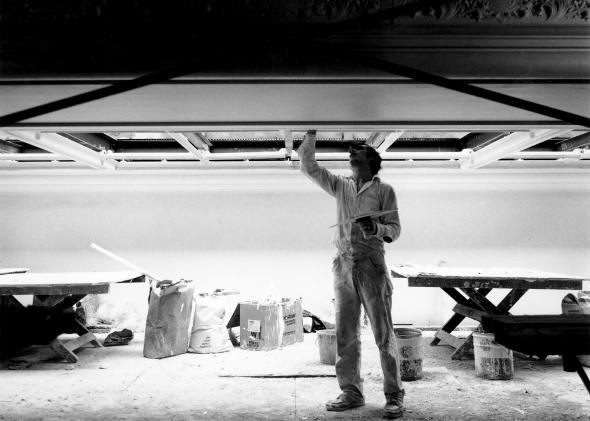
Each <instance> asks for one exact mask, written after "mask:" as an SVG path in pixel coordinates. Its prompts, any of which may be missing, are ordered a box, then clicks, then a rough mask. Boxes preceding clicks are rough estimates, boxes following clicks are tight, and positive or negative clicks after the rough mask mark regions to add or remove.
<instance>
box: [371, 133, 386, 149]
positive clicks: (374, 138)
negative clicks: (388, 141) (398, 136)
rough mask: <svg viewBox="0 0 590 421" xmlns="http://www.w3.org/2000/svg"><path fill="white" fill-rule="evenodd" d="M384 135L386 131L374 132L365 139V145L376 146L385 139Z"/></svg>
mask: <svg viewBox="0 0 590 421" xmlns="http://www.w3.org/2000/svg"><path fill="white" fill-rule="evenodd" d="M385 136H387V132H376V133H373V134H371V136H369V139H368V140H367V145H369V146H371V147H373V148H377V147H378V146H379V145H380V144H381V143H383V141H384V140H385Z"/></svg>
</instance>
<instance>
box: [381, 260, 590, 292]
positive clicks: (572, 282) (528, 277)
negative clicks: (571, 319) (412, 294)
mask: <svg viewBox="0 0 590 421" xmlns="http://www.w3.org/2000/svg"><path fill="white" fill-rule="evenodd" d="M391 273H392V276H393V277H398V278H399V277H402V278H407V279H408V285H409V286H421V287H446V288H510V289H513V288H515V289H581V288H582V282H583V281H588V280H589V279H585V278H580V277H575V276H570V275H564V274H557V273H551V272H543V271H538V270H531V269H522V268H502V267H499V268H476V267H447V266H445V267H439V266H429V265H422V266H418V265H400V264H397V265H392V266H391Z"/></svg>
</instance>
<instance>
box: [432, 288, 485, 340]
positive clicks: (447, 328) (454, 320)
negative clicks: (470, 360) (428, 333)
mask: <svg viewBox="0 0 590 421" xmlns="http://www.w3.org/2000/svg"><path fill="white" fill-rule="evenodd" d="M442 290H443V291H444V292H446V293H447V294H448V295H450V296H451V298H453V299H454V300H455V301H456V302H457V303H458V304H463V305H467V306H470V307H472V306H473V305H474V304H475V302H474V301H473V300H471V299H469V300H468V299H467V298H465V297H464V296H463V295H462V294H461V293H460V292H459V291H457V290H455V289H454V288H442ZM478 291H479V293H480V294H481V295H482V296H484V297H485V296H486V295H488V294H489V293H490V291H491V289H490V288H480V289H479V290H478ZM463 319H465V316H463V315H461V314H457V313H455V314H453V316H451V318H450V319H449V320H448V321H447V322H446V323H445V324H444V325H443V327H442V328H441V329H440V330H439V331H438V332H437V333H436V334H437V335H438V336H436V337H435V338H434V339H433V340H432V342H431V343H430V345H431V346H436V345H438V344H439V342H440V341H441V339H442V340H444V341H445V342H452V343H449V345H451V346H453V347H454V348H457V347H458V346H461V344H462V342H463V341H462V340H460V341H461V343H459V342H457V341H455V340H449V339H451V338H449V335H450V336H451V337H452V338H454V339H457V338H455V337H453V336H452V335H451V332H452V331H453V330H455V328H456V327H457V326H459V324H460V323H461V322H462V321H463ZM439 336H440V337H439Z"/></svg>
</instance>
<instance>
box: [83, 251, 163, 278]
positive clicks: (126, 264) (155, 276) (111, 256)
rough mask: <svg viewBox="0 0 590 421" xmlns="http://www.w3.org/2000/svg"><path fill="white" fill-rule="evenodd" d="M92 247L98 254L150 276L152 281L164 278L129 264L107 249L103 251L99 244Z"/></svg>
mask: <svg viewBox="0 0 590 421" xmlns="http://www.w3.org/2000/svg"><path fill="white" fill-rule="evenodd" d="M90 247H92V248H93V249H94V250H96V251H98V252H100V253H102V254H104V255H105V256H108V257H110V258H111V259H114V260H116V261H117V262H119V263H122V264H124V265H125V266H127V267H129V268H131V269H133V270H136V271H138V272H141V273H143V274H144V275H147V276H149V277H150V278H152V279H153V280H155V281H158V280H161V279H162V278H161V277H160V276H159V275H156V274H154V273H152V272H148V271H147V270H145V269H143V268H140V267H139V266H137V265H134V264H133V263H131V262H129V261H127V260H125V259H123V258H122V257H120V256H117V255H116V254H115V253H112V252H110V251H108V250H105V249H103V248H102V247H100V246H99V245H97V244H94V243H91V244H90Z"/></svg>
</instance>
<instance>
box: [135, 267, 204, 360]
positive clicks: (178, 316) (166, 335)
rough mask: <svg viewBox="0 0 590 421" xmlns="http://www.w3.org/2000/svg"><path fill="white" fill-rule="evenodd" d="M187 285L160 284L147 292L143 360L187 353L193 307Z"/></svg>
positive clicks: (190, 289) (163, 282) (191, 289)
mask: <svg viewBox="0 0 590 421" xmlns="http://www.w3.org/2000/svg"><path fill="white" fill-rule="evenodd" d="M193 291H194V289H193V286H192V284H191V281H186V280H184V279H181V280H180V281H176V282H172V281H161V282H159V283H158V284H157V285H156V286H155V287H154V288H152V289H151V291H150V296H149V307H148V314H147V319H146V325H145V339H144V343H143V356H144V357H146V358H165V357H171V356H174V355H179V354H184V353H186V352H187V351H188V343H189V337H190V322H191V315H192V305H193Z"/></svg>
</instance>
